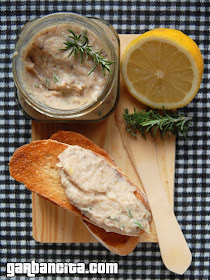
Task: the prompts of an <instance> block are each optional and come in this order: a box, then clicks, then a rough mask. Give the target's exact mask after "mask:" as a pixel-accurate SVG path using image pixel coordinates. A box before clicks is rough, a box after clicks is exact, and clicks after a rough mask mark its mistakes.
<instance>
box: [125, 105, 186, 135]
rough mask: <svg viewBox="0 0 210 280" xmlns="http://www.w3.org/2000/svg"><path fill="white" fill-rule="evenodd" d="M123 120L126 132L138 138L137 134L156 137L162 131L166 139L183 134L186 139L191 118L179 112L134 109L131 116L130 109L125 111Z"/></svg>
mask: <svg viewBox="0 0 210 280" xmlns="http://www.w3.org/2000/svg"><path fill="white" fill-rule="evenodd" d="M123 118H124V121H125V124H126V130H127V131H128V132H130V133H131V134H132V135H134V136H136V132H137V131H140V133H141V134H142V135H143V136H144V137H145V133H148V132H149V133H151V135H152V136H155V134H156V132H157V130H159V131H160V134H161V136H162V137H163V138H164V137H165V136H166V134H168V135H169V136H171V135H172V134H174V135H178V134H179V133H181V134H182V135H183V136H184V137H186V134H187V131H188V129H189V125H190V120H191V118H189V117H185V116H182V115H180V114H179V113H178V112H177V111H169V110H168V111H166V110H163V111H162V113H160V112H159V111H157V110H152V109H150V110H149V111H145V110H142V111H137V110H136V109H135V108H134V113H133V114H129V112H128V109H125V111H124V114H123Z"/></svg>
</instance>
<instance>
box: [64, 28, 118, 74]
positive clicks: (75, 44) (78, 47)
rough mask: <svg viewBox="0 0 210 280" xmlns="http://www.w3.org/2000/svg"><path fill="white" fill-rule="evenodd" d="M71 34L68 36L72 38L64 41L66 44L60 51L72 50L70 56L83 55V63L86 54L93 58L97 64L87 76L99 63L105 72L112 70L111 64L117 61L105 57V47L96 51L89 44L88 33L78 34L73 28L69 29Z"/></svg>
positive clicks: (87, 56)
mask: <svg viewBox="0 0 210 280" xmlns="http://www.w3.org/2000/svg"><path fill="white" fill-rule="evenodd" d="M67 30H68V31H69V33H71V35H69V36H68V38H69V39H70V40H66V42H63V44H64V45H65V47H64V48H62V49H59V50H60V51H66V50H70V53H69V54H68V57H70V56H71V55H73V56H74V57H76V58H78V55H79V54H80V56H81V63H83V61H84V59H83V58H84V55H85V56H86V59H87V58H91V59H92V60H93V61H94V62H95V65H94V67H93V68H92V69H91V70H90V71H89V73H88V74H87V76H89V75H90V74H91V73H92V72H93V71H94V70H95V69H96V67H97V65H101V66H102V71H103V74H104V75H105V74H106V71H108V72H110V71H111V69H110V67H109V66H110V65H111V64H113V63H116V61H109V60H106V59H105V57H103V56H102V52H103V49H100V50H99V51H94V50H93V49H92V46H91V45H89V39H88V37H87V35H86V34H79V35H76V34H75V33H74V31H72V30H71V29H67Z"/></svg>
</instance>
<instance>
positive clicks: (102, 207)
mask: <svg viewBox="0 0 210 280" xmlns="http://www.w3.org/2000/svg"><path fill="white" fill-rule="evenodd" d="M58 158H59V160H60V162H59V166H60V177H61V183H62V185H63V186H64V188H65V192H66V195H67V196H68V199H69V201H70V202H71V203H72V204H73V205H74V206H76V207H77V208H78V209H79V210H80V211H81V212H82V213H83V214H84V215H85V216H86V217H88V218H89V219H90V221H91V222H92V223H94V224H96V225H97V226H99V227H101V228H104V229H105V230H106V231H107V232H116V233H119V234H124V235H130V236H136V235H138V232H139V230H140V228H143V229H144V230H145V231H146V232H149V221H150V213H149V211H148V210H147V209H146V207H145V206H144V204H143V203H142V202H140V201H139V200H138V199H137V197H136V196H135V194H134V192H135V191H138V190H137V188H136V187H134V186H133V185H132V184H131V183H130V182H128V181H127V180H126V178H125V177H124V176H122V174H121V173H120V172H119V171H118V170H117V169H116V168H115V167H114V166H113V165H111V164H110V163H108V162H107V161H106V160H105V159H104V158H103V157H102V156H99V155H96V154H95V153H94V152H93V151H90V150H87V149H84V148H82V147H79V146H69V147H68V148H67V149H65V150H64V151H63V152H62V153H61V154H60V155H59V157H58Z"/></svg>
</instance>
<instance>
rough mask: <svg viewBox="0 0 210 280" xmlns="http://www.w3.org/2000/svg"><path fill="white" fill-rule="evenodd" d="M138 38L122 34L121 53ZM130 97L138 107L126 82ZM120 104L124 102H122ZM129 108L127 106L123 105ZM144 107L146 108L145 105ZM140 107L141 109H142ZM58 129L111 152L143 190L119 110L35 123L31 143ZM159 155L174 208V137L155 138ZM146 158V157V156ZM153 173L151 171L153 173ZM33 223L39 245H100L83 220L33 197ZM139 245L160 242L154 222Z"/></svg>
mask: <svg viewBox="0 0 210 280" xmlns="http://www.w3.org/2000/svg"><path fill="white" fill-rule="evenodd" d="M137 36H138V35H120V42H121V54H122V53H123V52H124V50H125V48H126V46H127V45H128V43H129V42H130V41H132V40H133V39H135V38H136V37H137ZM123 94H126V95H128V96H129V97H128V100H127V101H126V102H129V103H130V104H131V105H132V106H133V107H139V102H137V101H136V100H135V99H133V98H132V97H131V96H130V95H129V93H128V92H127V90H126V88H125V85H124V83H123V82H122V81H121V83H120V95H123ZM119 102H123V101H122V99H120V100H119ZM122 105H124V107H125V108H126V106H128V105H127V103H126V104H122ZM142 106H143V105H142ZM142 106H141V107H142ZM58 130H70V131H76V132H79V133H82V134H83V135H85V136H86V137H88V138H89V139H91V140H92V141H94V142H95V143H96V144H97V145H99V146H100V147H101V148H103V149H104V150H105V151H106V152H107V153H109V154H110V155H111V156H112V157H113V158H114V160H115V163H116V164H117V165H118V166H119V167H120V168H121V169H122V170H123V171H124V172H125V173H126V174H127V175H128V177H129V178H130V179H131V181H132V182H133V183H135V184H136V185H137V186H139V187H141V188H142V189H143V186H142V183H141V179H140V178H139V177H138V175H137V173H136V171H135V168H134V165H133V163H132V161H131V160H130V158H129V156H128V154H127V152H126V150H125V148H124V146H123V142H122V139H121V136H120V133H119V129H118V127H117V125H116V111H115V112H114V113H113V114H112V115H111V116H110V117H109V118H108V119H106V120H104V121H102V122H99V123H89V124H72V123H59V122H35V121H33V122H32V141H33V140H38V139H47V138H49V137H50V136H51V135H52V134H53V133H55V132H57V131H58ZM154 141H155V146H156V152H157V156H158V165H159V171H160V175H161V179H162V182H163V185H164V188H165V191H166V193H167V196H168V199H169V202H170V204H171V207H172V208H173V202H174V169H175V137H171V138H167V139H165V140H164V141H162V140H161V139H160V138H159V137H156V138H155V139H154ZM145 156H146V155H145ZM151 174H152V170H151ZM32 224H33V237H34V239H35V240H36V241H39V242H50V243H51V242H58V243H77V242H81V243H87V242H97V241H96V240H95V238H94V237H92V235H91V234H90V233H89V232H88V230H87V229H86V228H85V226H84V225H83V223H82V221H81V220H80V218H78V217H75V216H74V215H73V214H71V213H69V212H67V211H66V210H64V209H61V208H59V207H58V206H56V205H54V204H53V203H51V202H49V201H47V200H45V199H43V198H41V197H39V196H38V195H36V194H33V195H32ZM140 242H157V236H156V232H155V226H154V224H153V223H152V225H151V233H150V234H146V233H145V234H143V235H142V236H141V238H140Z"/></svg>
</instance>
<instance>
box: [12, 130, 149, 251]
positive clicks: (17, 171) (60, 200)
mask: <svg viewBox="0 0 210 280" xmlns="http://www.w3.org/2000/svg"><path fill="white" fill-rule="evenodd" d="M52 139H54V140H40V141H34V142H32V143H30V144H27V145H24V146H22V147H20V148H19V149H18V150H17V151H16V152H15V153H14V155H13V156H12V158H11V160H10V164H9V165H10V174H11V176H12V177H13V178H14V179H16V180H17V181H19V182H22V183H24V184H25V186H26V188H28V189H29V190H31V191H33V192H36V193H37V194H39V195H40V196H43V197H45V198H46V199H48V200H50V201H52V202H54V203H55V204H57V205H59V206H60V207H63V208H65V209H66V210H69V211H71V212H72V213H74V214H76V215H79V216H80V217H81V218H82V219H83V220H84V223H85V225H86V226H87V228H88V229H89V231H90V232H91V233H92V234H93V235H94V236H95V237H96V238H97V239H98V240H99V241H100V242H101V243H102V244H103V245H104V246H105V247H106V248H108V249H109V250H110V251H112V252H114V253H116V254H119V255H127V254H129V253H130V252H132V250H133V249H134V248H135V247H136V245H137V243H138V237H133V236H132V237H131V236H124V235H120V234H116V233H108V232H106V231H105V230H104V229H101V228H99V227H97V226H96V225H93V224H92V223H90V221H89V219H88V218H87V217H85V216H84V215H82V214H81V212H80V211H79V210H78V209H77V208H76V207H74V206H73V205H72V204H71V203H70V202H69V200H68V198H67V196H66V194H65V191H64V189H63V187H62V185H61V183H60V178H59V171H58V167H57V165H56V164H57V163H58V155H59V154H60V153H62V152H63V151H64V150H65V149H66V148H67V147H68V144H70V145H80V146H82V147H83V148H86V149H91V150H93V151H94V152H96V151H97V153H98V154H100V155H103V156H104V157H105V158H106V159H107V160H108V161H109V162H110V163H111V164H114V161H113V159H112V158H111V157H110V156H109V155H107V154H106V153H105V152H104V151H103V150H102V149H101V148H99V147H98V146H97V145H95V144H94V143H93V142H92V141H90V140H89V139H87V138H86V137H84V136H82V135H81V134H78V133H74V132H59V133H57V134H55V135H53V136H52ZM55 139H56V140H55ZM57 140H59V141H60V142H58V141H57ZM61 142H66V143H67V144H66V143H61ZM137 195H138V197H139V199H140V200H141V201H142V202H143V203H144V204H145V206H146V208H147V209H148V210H149V205H148V202H147V199H146V197H145V195H144V194H143V193H139V192H138V193H137ZM142 232H143V231H142Z"/></svg>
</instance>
